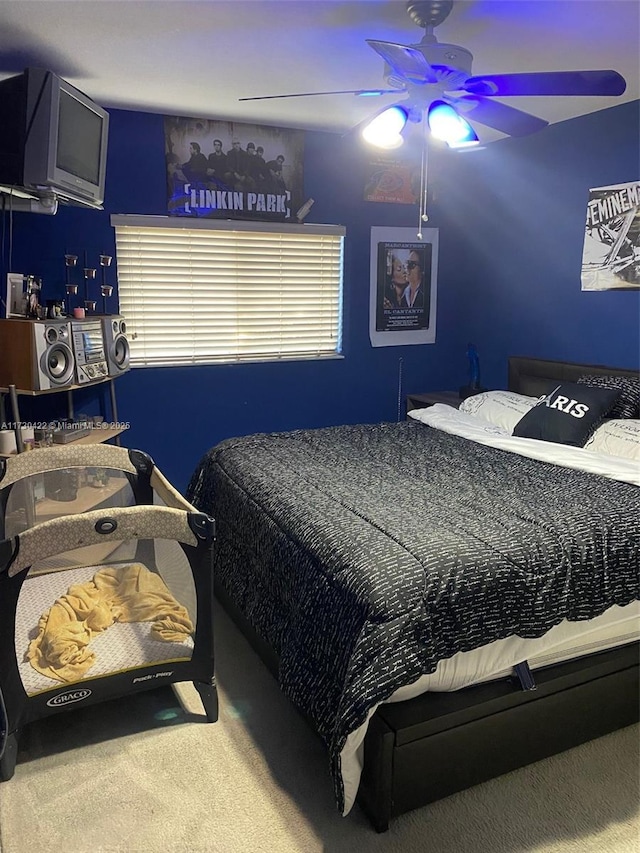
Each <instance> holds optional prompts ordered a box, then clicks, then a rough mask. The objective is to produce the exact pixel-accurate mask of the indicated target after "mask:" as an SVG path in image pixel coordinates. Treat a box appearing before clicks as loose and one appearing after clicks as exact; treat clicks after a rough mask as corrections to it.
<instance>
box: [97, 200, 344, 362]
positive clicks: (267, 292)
mask: <svg viewBox="0 0 640 853" xmlns="http://www.w3.org/2000/svg"><path fill="white" fill-rule="evenodd" d="M111 223H112V225H114V227H115V232H116V253H117V260H118V288H119V296H120V311H121V312H122V314H123V315H124V317H125V318H126V320H127V326H128V331H129V336H130V344H131V365H132V366H133V367H136V366H138V367H143V366H150V365H158V366H159V365H184V364H210V363H215V362H239V361H271V360H277V359H298V358H324V357H331V356H336V355H337V354H339V353H340V350H341V335H340V331H341V301H342V267H343V242H344V234H345V229H344V228H343V227H342V226H337V225H288V224H287V225H284V224H282V225H281V224H273V223H265V222H241V221H234V222H230V221H228V220H221V221H216V220H206V221H205V220H191V219H190V220H189V222H188V223H186V222H185V221H184V219H179V218H175V219H174V218H171V217H153V216H120V215H119V216H112V217H111Z"/></svg>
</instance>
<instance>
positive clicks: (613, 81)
mask: <svg viewBox="0 0 640 853" xmlns="http://www.w3.org/2000/svg"><path fill="white" fill-rule="evenodd" d="M452 7H453V0H408V2H407V4H406V8H407V12H408V14H409V17H410V18H411V19H412V20H413V21H414V22H415V23H416V24H418V26H420V27H422V28H423V29H424V36H423V38H422V40H421V41H420V42H419V43H417V44H411V45H402V44H395V43H393V42H387V41H378V40H376V39H367V40H366V41H367V44H368V45H369V47H371V48H372V49H373V50H375V52H376V53H377V54H378V55H379V56H381V57H382V59H384V61H385V69H384V79H385V82H386V83H387V84H388V86H390V87H391V88H387V89H347V90H341V91H337V92H298V93H295V94H288V95H266V96H262V97H255V98H240V100H241V101H257V100H269V99H274V98H300V97H309V96H312V95H339V94H345V95H346V94H353V95H360V96H366V95H387V94H394V93H397V94H403V95H404V99H403V100H402V101H399V102H397V103H396V104H394V105H392V106H391V107H387V108H385V109H383V110H382V111H380V112H378V113H377V114H376V115H375V116H374V117H373V120H371V118H369V119H367V120H366V122H363V123H362V124H363V125H364V127H363V135H364V137H365V139H367V141H369V142H372V143H373V144H377V145H379V146H380V147H382V148H395V147H397V146H398V145H400V144H401V143H402V136H401V132H402V130H403V129H404V127H405V125H406V123H407V122H421V121H423V120H424V119H426V120H427V122H428V125H429V129H430V131H431V135H432V136H435V137H436V138H439V139H442V140H443V141H445V142H446V143H447V144H448V145H449V146H450V147H453V148H459V147H464V146H468V145H474V144H476V145H477V144H478V141H479V140H478V137H477V134H476V133H475V131H474V129H473V127H472V126H471V125H470V124H469V122H468V121H467V120H466V117H468V118H469V119H471V120H472V121H474V122H478V123H479V124H483V125H485V126H487V127H491V128H493V129H495V130H498V131H500V132H502V133H505V134H507V135H509V136H526V135H527V134H530V133H535V132H536V131H538V130H541V129H542V128H544V127H546V126H547V124H548V122H547V121H545V120H544V119H541V118H538V117H537V116H534V115H531V114H530V113H527V112H524V111H522V110H519V109H516V108H515V107H512V106H508V105H507V104H504V103H501V102H500V101H496V100H494V99H495V98H496V97H501V96H508V97H512V96H515V95H546V96H549V95H551V96H558V95H559V96H562V95H570V96H581V95H583V96H584V95H609V96H612V95H621V94H622V93H623V92H624V90H625V88H626V81H625V79H624V77H622V76H621V75H620V74H618V72H617V71H611V70H605V71H540V72H521V73H514V74H483V75H479V76H473V75H472V73H471V64H472V61H473V56H472V54H471V53H470V52H469V51H468V50H467V49H466V48H464V47H461V46H460V45H455V44H444V43H440V42H438V40H437V38H436V36H435V35H434V32H433V30H434V27H437V26H438V25H439V24H441V23H442V22H443V21H444V20H445V19H446V18H447V17H448V15H449V13H450V12H451V9H452ZM358 127H360V125H358ZM376 140H379V141H376Z"/></svg>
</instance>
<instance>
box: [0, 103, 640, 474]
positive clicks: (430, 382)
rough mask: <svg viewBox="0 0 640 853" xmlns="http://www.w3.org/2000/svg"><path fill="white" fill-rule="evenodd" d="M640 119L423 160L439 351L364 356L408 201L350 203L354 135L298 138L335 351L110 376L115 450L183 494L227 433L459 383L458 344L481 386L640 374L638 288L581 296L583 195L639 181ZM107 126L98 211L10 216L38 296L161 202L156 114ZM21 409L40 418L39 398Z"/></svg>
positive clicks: (584, 125) (393, 402) (160, 209)
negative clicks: (372, 305) (341, 299)
mask: <svg viewBox="0 0 640 853" xmlns="http://www.w3.org/2000/svg"><path fill="white" fill-rule="evenodd" d="M638 115H639V113H638V103H637V102H636V103H635V104H626V105H621V106H619V107H615V108H613V109H609V110H606V111H602V112H600V113H595V114H592V115H590V116H586V117H584V118H579V119H574V120H572V121H569V122H564V123H562V124H558V125H554V126H552V127H549V128H547V129H546V130H544V131H542V132H541V133H539V134H536V135H535V136H531V137H527V138H525V139H506V140H502V141H500V142H497V143H494V144H493V145H491V146H488V147H487V148H486V149H485V150H483V151H476V152H473V153H472V154H455V153H453V152H440V151H435V152H433V153H432V155H431V158H430V168H429V173H430V185H431V190H432V199H431V202H430V209H429V214H430V221H429V226H430V227H437V228H439V229H440V256H439V275H438V312H437V342H436V343H435V344H433V345H423V346H405V347H389V348H376V349H374V348H372V347H371V346H370V343H369V333H368V328H369V326H368V323H369V321H368V305H369V239H370V228H371V226H372V225H383V226H384V225H386V226H401V227H415V226H416V225H417V208H415V207H413V206H406V205H387V204H373V203H367V202H364V201H362V194H363V186H364V183H365V166H366V154H365V152H363V150H362V149H361V148H360V145H359V143H358V141H357V140H356V139H355V138H353V137H340V136H337V135H335V134H325V133H316V132H314V133H307V134H306V135H305V197H308V196H312V197H313V198H314V199H315V200H316V203H315V205H314V206H313V208H312V210H311V214H310V215H309V217H308V218H307V222H325V223H336V224H342V225H345V226H346V229H347V237H346V243H345V304H344V336H343V337H344V358H342V359H338V360H331V361H319V362H312V361H310V362H306V361H301V362H286V363H281V364H279V363H264V364H253V365H251V364H242V365H211V366H202V367H192V368H155V369H151V368H145V369H136V370H132V371H130V372H129V373H128V374H126V375H125V376H123V377H122V378H120V379H118V380H117V383H116V388H117V396H118V407H119V416H120V419H121V420H127V421H129V422H130V423H131V430H130V432H129V433H128V434H127V437H126V439H125V440H124V441H123V443H124V444H127V445H128V446H136V447H140V448H142V449H144V450H146V451H148V452H149V453H150V454H151V455H152V456H153V457H154V458H155V459H156V462H157V463H158V465H159V467H160V468H161V469H162V470H163V471H164V473H165V474H166V475H167V476H168V477H169V479H170V480H172V482H174V483H175V485H176V486H177V487H178V488H180V489H184V488H185V487H186V483H187V481H188V478H189V476H190V473H191V471H192V470H193V469H194V467H195V465H196V463H197V461H198V459H199V458H200V456H201V455H202V454H203V453H204V452H205V451H206V450H207V449H208V448H209V447H210V446H212V445H213V444H215V443H216V442H217V441H219V440H221V439H222V438H225V437H227V436H231V435H241V434H246V433H251V432H260V431H271V430H286V429H296V428H301V427H313V426H324V425H330V424H338V423H355V422H358V421H359V422H374V421H380V420H395V419H396V417H397V412H398V392H399V374H400V369H401V370H402V389H401V390H402V395H404V393H406V392H407V391H427V390H436V389H443V388H457V387H458V386H459V385H461V384H464V382H465V380H466V358H465V349H466V343H467V341H468V340H473V341H474V342H475V343H476V344H477V345H478V348H479V351H480V355H481V363H482V368H483V376H482V378H483V383H484V384H485V385H487V386H489V387H504V385H505V383H506V359H507V357H508V355H511V354H521V355H536V356H540V357H546V358H566V359H568V360H575V361H587V362H588V361H592V362H601V363H607V364H612V365H622V366H635V365H638V363H639V360H640V341H639V328H640V322H639V297H640V294H639V293H638V292H613V291H608V292H604V293H582V292H581V290H580V264H581V256H582V241H583V237H584V219H585V212H586V202H587V198H588V190H589V188H590V187H595V186H603V185H606V184H610V183H616V182H620V181H629V180H633V179H637V178H638V160H639V149H638V139H639V135H640V134H639V127H638ZM111 118H112V121H111V133H110V148H109V162H108V166H107V194H106V201H105V211H104V212H95V211H84V210H79V209H73V208H61V209H60V210H59V212H58V214H57V215H56V216H54V217H47V216H42V215H37V214H14V216H13V220H14V221H13V241H12V247H11V253H12V266H13V269H14V270H18V271H22V272H25V273H32V274H40V275H42V276H43V277H44V286H45V291H46V292H45V294H44V295H45V297H47V296H48V297H49V298H53V297H55V296H57V295H62V293H63V291H64V286H63V282H64V265H63V261H62V256H63V255H64V253H65V251H73V252H76V253H78V254H81V253H82V251H83V250H84V249H87V250H88V251H89V252H90V253H92V254H93V255H95V254H97V253H99V252H107V253H109V254H115V244H114V236H113V230H112V228H111V226H110V221H109V217H110V214H111V213H139V214H163V213H164V212H165V210H166V196H165V173H164V137H163V122H162V117H161V116H158V115H151V114H146V113H134V112H126V111H113V112H112V113H111ZM5 267H6V268H7V269H8V261H7V258H6V252H5ZM176 299H179V294H177V295H176ZM64 396H65V395H58V397H57V399H55V400H54V397H52V396H48V397H47V400H46V403H47V416H50V417H60V416H62V415H64V400H63V399H61V398H64ZM103 397H104V391H100V392H98V391H96V389H92V390H84V391H82V392H78V393H77V395H76V411H80V410H84V411H87V410H89V411H91V410H92V409H93V410H96V407H97V406H98V405H99V404H100V405H101V407H102V408H103V411H104V405H103V404H104V401H103V399H102V398H103ZM30 405H32V406H36V407H40V410H41V408H42V406H43V401H42V399H39V400H38V401H36V402H35V403H31V404H30ZM106 413H107V414H109V411H108V408H107V409H106ZM23 417H24V415H23ZM38 417H45V414H44V413H41V414H38ZM25 419H26V418H25Z"/></svg>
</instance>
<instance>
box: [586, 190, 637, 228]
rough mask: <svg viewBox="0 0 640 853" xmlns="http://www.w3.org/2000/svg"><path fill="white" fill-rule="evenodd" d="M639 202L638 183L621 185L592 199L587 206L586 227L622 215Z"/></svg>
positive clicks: (635, 206)
mask: <svg viewBox="0 0 640 853" xmlns="http://www.w3.org/2000/svg"><path fill="white" fill-rule="evenodd" d="M638 204H640V184H631V185H629V186H627V187H622V188H621V189H619V190H617V191H616V192H612V193H609V194H608V195H605V196H603V197H601V198H594V199H592V200H591V201H590V202H589V204H588V206H587V228H595V227H596V226H597V225H599V224H600V223H601V222H610V221H611V220H612V219H617V218H618V217H619V216H624V215H625V214H626V213H628V212H629V211H630V210H633V209H635V208H637V206H638Z"/></svg>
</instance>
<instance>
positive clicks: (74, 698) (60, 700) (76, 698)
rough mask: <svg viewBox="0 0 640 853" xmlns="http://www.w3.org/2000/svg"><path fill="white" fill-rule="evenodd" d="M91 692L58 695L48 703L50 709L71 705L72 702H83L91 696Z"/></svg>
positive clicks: (72, 691)
mask: <svg viewBox="0 0 640 853" xmlns="http://www.w3.org/2000/svg"><path fill="white" fill-rule="evenodd" d="M91 693H92V691H91V690H69V691H68V692H67V693H58V695H57V696H53V697H52V698H51V699H49V701H48V702H47V705H49V707H50V708H56V707H58V706H59V705H69V704H71V702H82V700H83V699H86V698H87V697H88V696H91Z"/></svg>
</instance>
